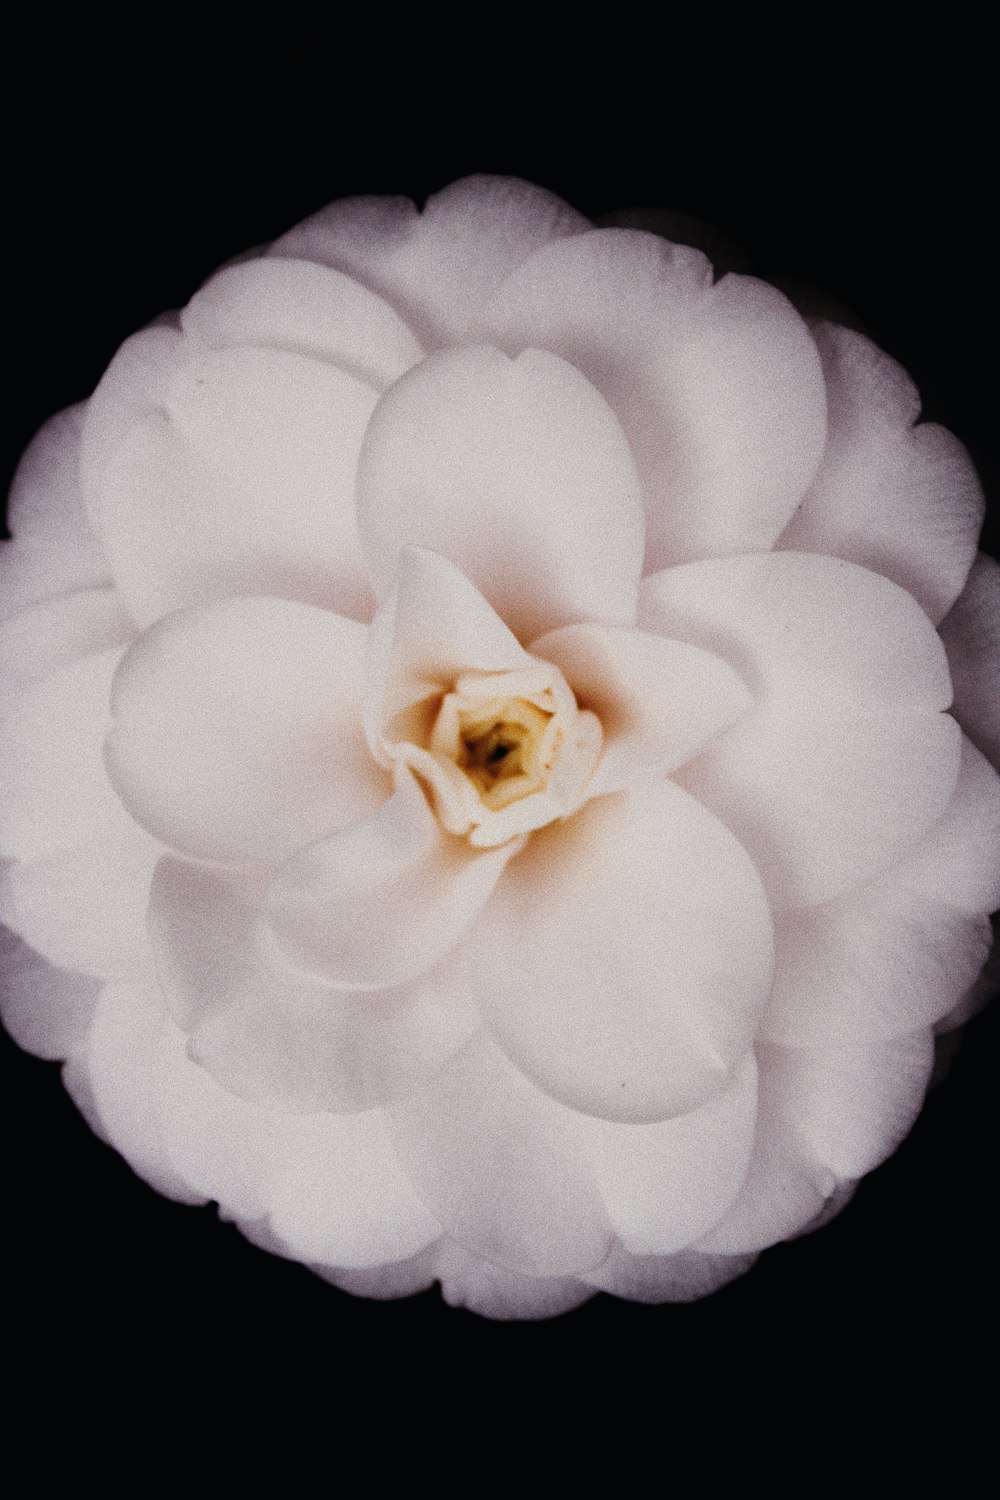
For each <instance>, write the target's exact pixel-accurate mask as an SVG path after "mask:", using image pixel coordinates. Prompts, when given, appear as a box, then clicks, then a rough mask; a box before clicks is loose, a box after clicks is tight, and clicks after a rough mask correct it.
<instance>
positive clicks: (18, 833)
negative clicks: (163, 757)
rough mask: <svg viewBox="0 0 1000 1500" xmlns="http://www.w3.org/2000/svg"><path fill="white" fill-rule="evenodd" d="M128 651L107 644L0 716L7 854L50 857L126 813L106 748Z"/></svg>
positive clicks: (0, 848)
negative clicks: (115, 680)
mask: <svg viewBox="0 0 1000 1500" xmlns="http://www.w3.org/2000/svg"><path fill="white" fill-rule="evenodd" d="M121 656H122V652H121V650H120V649H118V648H116V649H114V650H111V651H102V652H100V653H99V654H97V655H95V656H86V657H83V658H82V659H81V660H80V661H76V662H74V663H73V664H72V665H71V666H68V667H63V668H61V669H60V670H59V671H58V672H53V674H52V676H51V677H46V678H45V680H44V681H43V682H40V683H38V684H36V685H35V686H34V687H32V688H29V689H28V690H27V691H26V692H25V693H23V694H21V696H20V697H19V698H17V699H16V700H15V702H14V703H13V705H12V706H11V708H10V711H9V712H8V713H7V715H6V716H5V718H4V719H3V720H2V722H0V784H2V785H3V788H4V795H3V800H2V801H0V854H2V855H4V856H7V857H13V858H16V859H43V858H45V856H46V855H48V854H51V853H53V852H54V851H55V850H57V849H72V848H74V847H76V846H78V845H80V844H85V843H87V842H88V841H89V840H90V839H92V838H94V837H95V836H96V835H97V834H98V833H99V832H100V830H101V828H102V827H103V826H104V825H105V824H106V822H107V821H108V819H109V818H115V817H120V816H121V809H120V807H119V805H118V799H117V798H116V796H115V793H114V791H113V790H112V788H111V786H110V784H109V782H108V778H107V774H106V772H105V769H104V761H103V757H102V753H101V747H102V744H103V741H104V734H105V731H106V729H107V726H108V723H109V720H110V706H109V705H110V696H111V680H112V677H113V676H114V672H115V668H116V667H117V665H118V663H119V661H120V660H121Z"/></svg>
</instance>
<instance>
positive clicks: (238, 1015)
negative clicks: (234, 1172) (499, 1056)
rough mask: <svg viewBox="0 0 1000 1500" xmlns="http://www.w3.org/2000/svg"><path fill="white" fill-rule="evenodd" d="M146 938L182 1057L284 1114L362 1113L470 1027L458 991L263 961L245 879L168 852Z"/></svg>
mask: <svg viewBox="0 0 1000 1500" xmlns="http://www.w3.org/2000/svg"><path fill="white" fill-rule="evenodd" d="M149 920H150V935H151V939H152V942H153V945H154V948H155V950H156V956H157V970H158V973H159V977H160V982H161V984H162V986H163V989H164V994H165V996H166V999H167V1003H168V1004H169V1006H170V1009H171V1012H172V1014H173V1015H174V1017H175V1019H176V1020H177V1022H178V1024H179V1025H181V1026H182V1027H183V1029H184V1030H185V1031H187V1032H188V1033H189V1036H190V1042H189V1049H188V1050H189V1052H190V1053H191V1055H192V1056H193V1058H194V1059H195V1060H196V1061H197V1062H199V1063H200V1064H201V1065H202V1066H203V1067H205V1068H206V1069H207V1070H208V1071H209V1072H210V1073H211V1074H212V1076H213V1077H214V1078H216V1079H217V1080H218V1082H219V1083H221V1084H222V1086H223V1087H224V1088H227V1089H230V1090H231V1091H232V1092H233V1093H236V1094H239V1095H240V1096H241V1097H242V1098H245V1099H249V1100H251V1101H253V1102H255V1103H258V1104H260V1105H262V1106H264V1107H266V1108H272V1109H277V1110H280V1111H311V1110H332V1111H344V1110H364V1109H371V1108H372V1107H373V1106H375V1105H378V1104H381V1103H383V1102H384V1101H385V1100H387V1099H391V1098H394V1097H396V1096H397V1095H399V1094H403V1093H407V1092H409V1091H410V1090H411V1089H413V1088H415V1087H416V1086H417V1085H418V1084H420V1083H422V1082H423V1081H424V1080H425V1079H426V1078H428V1077H429V1076H430V1075H431V1074H432V1073H433V1072H434V1071H435V1070H436V1069H437V1068H438V1067H439V1066H440V1065H441V1063H442V1062H444V1061H445V1060H446V1059H447V1058H448V1057H449V1056H451V1054H452V1053H453V1052H456V1051H457V1050H458V1048H459V1047H461V1046H463V1045H464V1044H465V1042H466V1041H468V1039H469V1037H470V1035H471V1034H472V1033H473V1031H475V1030H476V1029H477V1028H478V1025H479V1018H478V1016H477V1015H476V1012H475V1010H474V1008H473V1007H471V1006H470V1005H468V1003H467V1002H466V1001H465V998H464V996H463V995H462V994H461V992H460V991H459V990H458V989H457V987H455V986H448V985H447V984H443V983H440V982H436V979H435V976H432V977H431V979H430V980H429V981H428V982H427V983H426V984H419V983H418V984H415V985H409V986H407V987H406V988H405V989H404V990H393V991H391V992H383V993H382V994H380V995H378V996H377V997H372V996H370V995H368V994H362V995H358V994H357V993H353V994H352V993H343V992H335V991H332V990H331V989H330V988H329V986H328V985H324V984H320V983H317V982H314V981H310V980H308V979H304V978H303V977H302V976H300V975H294V974H291V973H289V972H288V970H287V969H281V968H280V967H279V966H277V965H275V964H269V963H268V962H267V960H266V957H265V953H264V951H263V950H262V948H261V946H260V944H259V943H258V941H257V931H256V929H257V926H258V924H259V921H260V899H259V897H258V896H257V893H256V891H255V890H254V888H253V885H252V883H251V882H249V881H248V880H247V879H246V877H245V876H244V875H241V876H239V877H232V876H226V875H224V874H222V873H220V872H218V871H214V870H207V869H204V868H203V867H200V866H197V865H192V864H188V863H187V862H185V861H182V860H177V859H171V858H165V859H163V860H161V862H160V864H159V867H158V869H157V872H156V878H155V881H154V884H153V891H152V898H151V901H150V911H149Z"/></svg>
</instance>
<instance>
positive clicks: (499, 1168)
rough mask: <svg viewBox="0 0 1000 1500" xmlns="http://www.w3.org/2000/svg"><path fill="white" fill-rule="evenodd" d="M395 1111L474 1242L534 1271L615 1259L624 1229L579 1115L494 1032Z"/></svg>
mask: <svg viewBox="0 0 1000 1500" xmlns="http://www.w3.org/2000/svg"><path fill="white" fill-rule="evenodd" d="M386 1114H387V1115H388V1118H389V1123H390V1128H391V1133H392V1140H393V1143H394V1145H395V1147H396V1150H397V1152H398V1154H399V1158H400V1161H401V1162H402V1163H403V1166H404V1167H405V1169H406V1171H407V1173H408V1174H409V1176H410V1178H411V1180H412V1181H413V1183H414V1185H415V1187H416V1189H417V1191H418V1192H419V1194H420V1196H421V1197H422V1198H423V1200H424V1201H425V1203H426V1204H427V1206H428V1208H429V1209H430V1210H431V1212H432V1213H433V1214H434V1217H435V1218H436V1219H437V1220H438V1221H439V1223H440V1224H441V1225H442V1226H443V1227H444V1228H445V1229H447V1230H448V1232H449V1234H451V1235H452V1236H453V1237H454V1238H455V1239H456V1240H458V1241H459V1243H460V1244H462V1245H464V1246H465V1247H466V1248H467V1249H469V1250H471V1251H473V1252H475V1253H477V1254H478V1255H480V1256H482V1257H483V1258H484V1259H485V1260H487V1261H490V1262H493V1263H495V1264H497V1265H500V1266H505V1267H507V1268H508V1269H510V1270H513V1271H518V1272H521V1273H523V1274H527V1275H533V1276H563V1275H567V1274H570V1273H572V1272H576V1271H585V1270H592V1269H593V1268H594V1267H596V1266H599V1265H600V1264H601V1263H602V1262H603V1260H604V1259H605V1257H606V1256H607V1254H608V1251H609V1250H610V1248H611V1242H612V1234H611V1230H610V1228H609V1226H608V1223H607V1220H606V1217H605V1213H604V1210H603V1207H602V1205H601V1202H600V1198H599V1195H598V1193H597V1189H596V1186H595V1185H594V1182H593V1176H592V1173H591V1171H590V1169H589V1163H588V1160H587V1154H586V1147H585V1142H584V1139H583V1137H582V1134H581V1133H580V1132H579V1131H578V1130H577V1129H576V1119H577V1117H576V1116H575V1115H574V1114H573V1112H572V1111H571V1110H567V1109H565V1108H564V1107H563V1106H562V1105H560V1104H557V1103H555V1102H554V1101H553V1100H551V1099H547V1098H546V1097H545V1095H544V1094H542V1093H541V1092H540V1091H539V1090H538V1089H537V1088H535V1087H534V1085H533V1084H531V1083H529V1082H528V1080H527V1079H526V1078H524V1077H522V1076H521V1075H520V1074H519V1073H518V1072H517V1070H516V1069H515V1068H514V1067H512V1065H511V1064H510V1063H508V1062H507V1061H506V1059H505V1058H504V1057H503V1056H502V1054H500V1053H499V1052H498V1051H497V1050H496V1048H495V1047H494V1046H493V1045H492V1044H491V1043H490V1042H489V1040H488V1039H487V1038H486V1037H484V1036H480V1037H477V1038H473V1040H472V1041H470V1042H469V1044H468V1045H467V1046H466V1047H464V1048H463V1049H462V1051H461V1052H459V1053H457V1054H456V1055H455V1057H453V1058H452V1059H451V1061H450V1062H448V1063H447V1064H446V1065H445V1066H444V1067H443V1068H442V1069H441V1071H440V1072H439V1073H438V1075H437V1077H436V1078H435V1079H434V1080H433V1081H432V1082H431V1083H430V1084H428V1085H427V1086H426V1087H425V1088H423V1089H420V1090H418V1091H417V1092H416V1093H414V1094H411V1095H410V1096H409V1097H408V1098H406V1099H401V1100H399V1101H397V1102H396V1103H394V1104H390V1105H389V1106H388V1107H387V1110H386Z"/></svg>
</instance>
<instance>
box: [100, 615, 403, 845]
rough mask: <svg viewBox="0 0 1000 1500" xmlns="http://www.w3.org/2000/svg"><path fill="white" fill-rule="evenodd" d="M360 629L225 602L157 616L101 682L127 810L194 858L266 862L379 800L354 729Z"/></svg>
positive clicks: (335, 618) (111, 758) (373, 770)
mask: <svg viewBox="0 0 1000 1500" xmlns="http://www.w3.org/2000/svg"><path fill="white" fill-rule="evenodd" d="M364 640H365V631H364V629H363V627H362V626H360V625H358V624H357V623H356V622H354V621H352V620H345V619H343V618H342V617H341V616H339V615H335V614H331V613H330V612H329V611H326V610H320V609H316V608H315V607H314V606H312V605H305V604H298V603H295V602H294V601H291V600H285V599H233V600H230V601H229V602H228V603H224V604H216V605H207V606H204V607H201V608H195V609H189V610H183V611H181V612H180V613H178V614H175V615H172V616H170V617H168V618H167V619H165V620H161V621H160V622H159V623H158V624H157V625H155V626H153V627H152V628H151V629H150V630H148V631H147V632H146V633H145V635H143V636H142V637H141V638H140V640H139V641H138V642H137V643H136V645H135V646H134V647H133V648H132V650H131V651H130V652H129V653H128V655H127V656H126V657H125V659H124V661H123V663H122V665H121V669H120V670H119V672H118V674H117V676H116V678H115V683H114V692H113V704H112V707H113V714H114V722H113V724H112V727H111V731H110V734H109V736H108V743H107V764H108V770H109V774H110V775H111V778H112V780H113V781H114V784H115V787H116V789H117V791H118V793H119V795H120V797H121V798H122V801H123V802H124V803H125V805H126V806H127V807H128V809H129V811H130V812H131V813H132V814H133V816H134V817H135V818H136V819H137V821H139V822H140V823H142V825H143V826H144V827H145V828H147V829H148V830H149V831H150V832H151V833H152V834H153V835H154V836H155V837H156V838H158V839H160V840H161V841H162V842H163V843H165V844H167V845H169V846H170V847H172V848H176V849H180V850H182V851H183V852H184V853H186V854H190V855H193V856H194V857H196V858H200V859H215V860H229V861H240V860H255V859H256V860H263V861H265V862H268V861H277V860H279V859H282V858H284V857H286V856H287V855H288V854H289V853H290V852H291V851H292V850H293V849H296V848H298V847H300V846H301V845H303V844H306V843H310V842H312V841H313V840H314V839H317V838H320V837H322V836H323V835H324V834H326V833H329V832H331V831H332V830H333V829H335V828H340V827H343V826H344V825H345V824H348V823H350V822H352V821H353V820H354V819H355V818H359V817H363V816H364V815H365V814H366V813H367V812H369V811H371V810H373V809H374V808H375V807H377V806H379V804H380V802H381V801H382V800H383V799H384V797H385V795H386V784H385V780H384V777H383V775H382V773H381V771H380V770H379V768H378V767H377V766H376V765H375V762H374V761H373V760H372V758H371V756H370V754H369V752H368V747H367V746H366V744H365V742H364V737H363V734H362V730H361V694H362V687H363V674H364V666H363V658H364Z"/></svg>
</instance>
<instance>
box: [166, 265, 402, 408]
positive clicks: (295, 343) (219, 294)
mask: <svg viewBox="0 0 1000 1500" xmlns="http://www.w3.org/2000/svg"><path fill="white" fill-rule="evenodd" d="M181 327H182V328H183V330H184V332H185V333H186V334H189V335H193V336H194V337H195V338H198V339H200V340H201V341H202V342H203V343H205V344H208V345H209V346H210V347H211V348H216V349H219V348H236V347H239V346H240V345H241V344H251V345H252V344H263V345H265V346H266V347H268V348H271V349H284V350H285V351H286V352H288V353H290V354H304V355H307V356H309V357H311V358H315V359H321V360H324V361H326V363H328V364H331V365H335V366H336V367H337V368H338V369H340V370H344V371H345V372H346V373H347V374H350V375H353V376H355V378H356V379H358V380H362V381H364V382H365V383H366V384H368V385H371V386H374V388H375V389H376V390H379V391H381V390H385V388H386V386H389V385H391V384H392V382H393V381H394V380H398V379H399V377H400V375H402V374H403V373H404V372H405V371H406V370H408V369H409V368H410V366H411V365H414V364H416V362H417V360H418V359H420V358H421V355H422V353H423V351H422V349H421V347H420V345H419V344H418V342H417V340H416V339H415V338H414V336H413V334H412V333H411V332H410V330H409V328H407V326H406V324H405V323H404V322H403V321H402V319H401V318H400V317H399V315H398V314H397V313H395V312H394V311H393V310H392V308H391V307H389V305H388V304H387V303H386V302H383V300H382V298H381V297H376V296H373V294H372V293H371V292H369V291H367V290H366V289H365V288H364V287H363V286H361V285H359V283H358V282H357V281H353V280H352V279H351V278H350V277H349V276H344V275H342V274H341V272H339V271H334V270H331V269H330V268H329V267H327V266H318V265H315V264H313V263H312V262H311V261H302V260H285V259H265V258H261V259H257V260H251V261H246V262H244V263H243V264H242V265H237V266H229V267H227V268H226V269H225V270H223V271H220V272H218V274H217V275H215V276H213V277H212V278H211V280H210V281H208V282H207V283H206V285H205V286H203V287H202V288H201V290H200V291H199V292H196V293H195V295H194V297H192V299H191V301H190V302H189V303H188V305H187V307H186V308H185V309H184V311H183V312H182V313H181Z"/></svg>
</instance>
